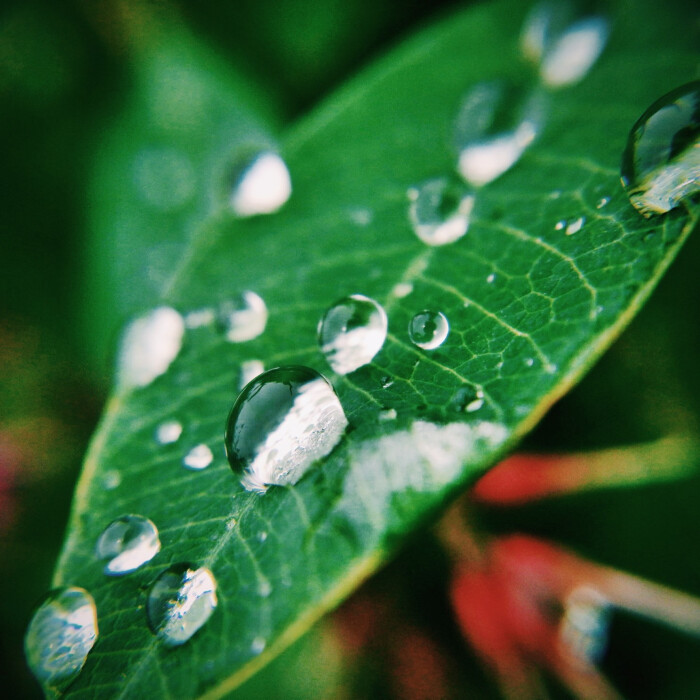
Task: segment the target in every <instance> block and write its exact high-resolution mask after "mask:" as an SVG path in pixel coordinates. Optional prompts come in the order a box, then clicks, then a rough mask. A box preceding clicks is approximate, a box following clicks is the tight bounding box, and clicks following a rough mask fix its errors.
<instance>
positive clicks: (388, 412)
mask: <svg viewBox="0 0 700 700" xmlns="http://www.w3.org/2000/svg"><path fill="white" fill-rule="evenodd" d="M396 415H397V414H396V409H395V408H385V409H383V410H381V411H379V416H378V417H379V420H380V421H389V420H396Z"/></svg>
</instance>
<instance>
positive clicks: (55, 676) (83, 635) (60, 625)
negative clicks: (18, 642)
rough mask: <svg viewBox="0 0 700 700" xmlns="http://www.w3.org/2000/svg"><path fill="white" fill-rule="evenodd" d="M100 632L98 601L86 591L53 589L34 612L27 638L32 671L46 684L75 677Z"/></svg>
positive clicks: (27, 653)
mask: <svg viewBox="0 0 700 700" xmlns="http://www.w3.org/2000/svg"><path fill="white" fill-rule="evenodd" d="M97 633H98V630H97V609H96V607H95V601H94V600H93V598H92V596H91V595H90V594H89V593H88V592H87V591H86V590H84V589H83V588H60V589H57V590H55V591H52V592H51V593H49V595H48V596H47V597H46V599H45V600H44V602H43V603H42V604H41V605H40V606H39V608H38V609H37V611H36V612H35V613H34V616H33V617H32V620H31V622H30V623H29V627H28V628H27V633H26V635H25V637H24V650H25V654H26V656H27V663H28V664H29V667H30V668H31V670H32V673H33V674H34V675H35V676H36V678H37V679H38V680H39V682H40V683H41V684H42V685H44V686H46V687H51V686H57V685H61V684H63V683H65V682H67V681H69V680H70V679H72V678H74V677H75V676H76V675H77V674H78V673H79V672H80V669H81V668H82V667H83V664H84V663H85V659H86V658H87V655H88V653H89V652H90V649H92V647H93V645H94V644H95V641H96V640H97Z"/></svg>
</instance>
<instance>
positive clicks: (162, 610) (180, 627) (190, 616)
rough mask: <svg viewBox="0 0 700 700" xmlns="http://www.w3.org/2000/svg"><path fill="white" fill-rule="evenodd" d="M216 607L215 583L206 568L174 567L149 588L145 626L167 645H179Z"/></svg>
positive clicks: (185, 565)
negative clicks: (146, 623) (146, 624)
mask: <svg viewBox="0 0 700 700" xmlns="http://www.w3.org/2000/svg"><path fill="white" fill-rule="evenodd" d="M216 605H217V600H216V580H215V579H214V575H213V574H212V572H211V571H209V569H207V568H205V567H201V568H199V569H194V568H192V565H191V564H173V566H171V567H170V568H168V569H166V570H165V571H163V573H161V574H160V576H158V578H157V579H156V580H155V582H154V583H153V586H151V590H150V592H149V594H148V600H147V602H146V613H147V616H148V624H149V626H150V628H151V630H152V631H153V633H154V634H156V635H157V636H158V638H159V639H161V640H162V641H163V643H164V644H165V645H166V646H178V645H180V644H184V643H185V642H186V641H187V640H188V639H190V637H192V635H193V634H194V633H195V632H197V630H198V629H199V628H200V627H201V626H202V625H203V624H204V623H205V622H206V621H207V620H208V619H209V618H210V617H211V614H212V613H213V612H214V608H216Z"/></svg>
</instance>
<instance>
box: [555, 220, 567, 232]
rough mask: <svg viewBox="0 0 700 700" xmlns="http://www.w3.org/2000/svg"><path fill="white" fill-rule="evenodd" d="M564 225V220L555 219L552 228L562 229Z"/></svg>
mask: <svg viewBox="0 0 700 700" xmlns="http://www.w3.org/2000/svg"><path fill="white" fill-rule="evenodd" d="M565 226H566V221H564V220H563V219H562V220H560V221H557V223H556V224H554V230H555V231H562V230H563V229H564V227H565Z"/></svg>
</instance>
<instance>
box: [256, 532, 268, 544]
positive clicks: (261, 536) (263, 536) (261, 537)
mask: <svg viewBox="0 0 700 700" xmlns="http://www.w3.org/2000/svg"><path fill="white" fill-rule="evenodd" d="M266 539H267V532H266V531H265V530H262V531H261V532H259V533H258V540H259V541H260V542H264V541H265V540H266Z"/></svg>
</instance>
